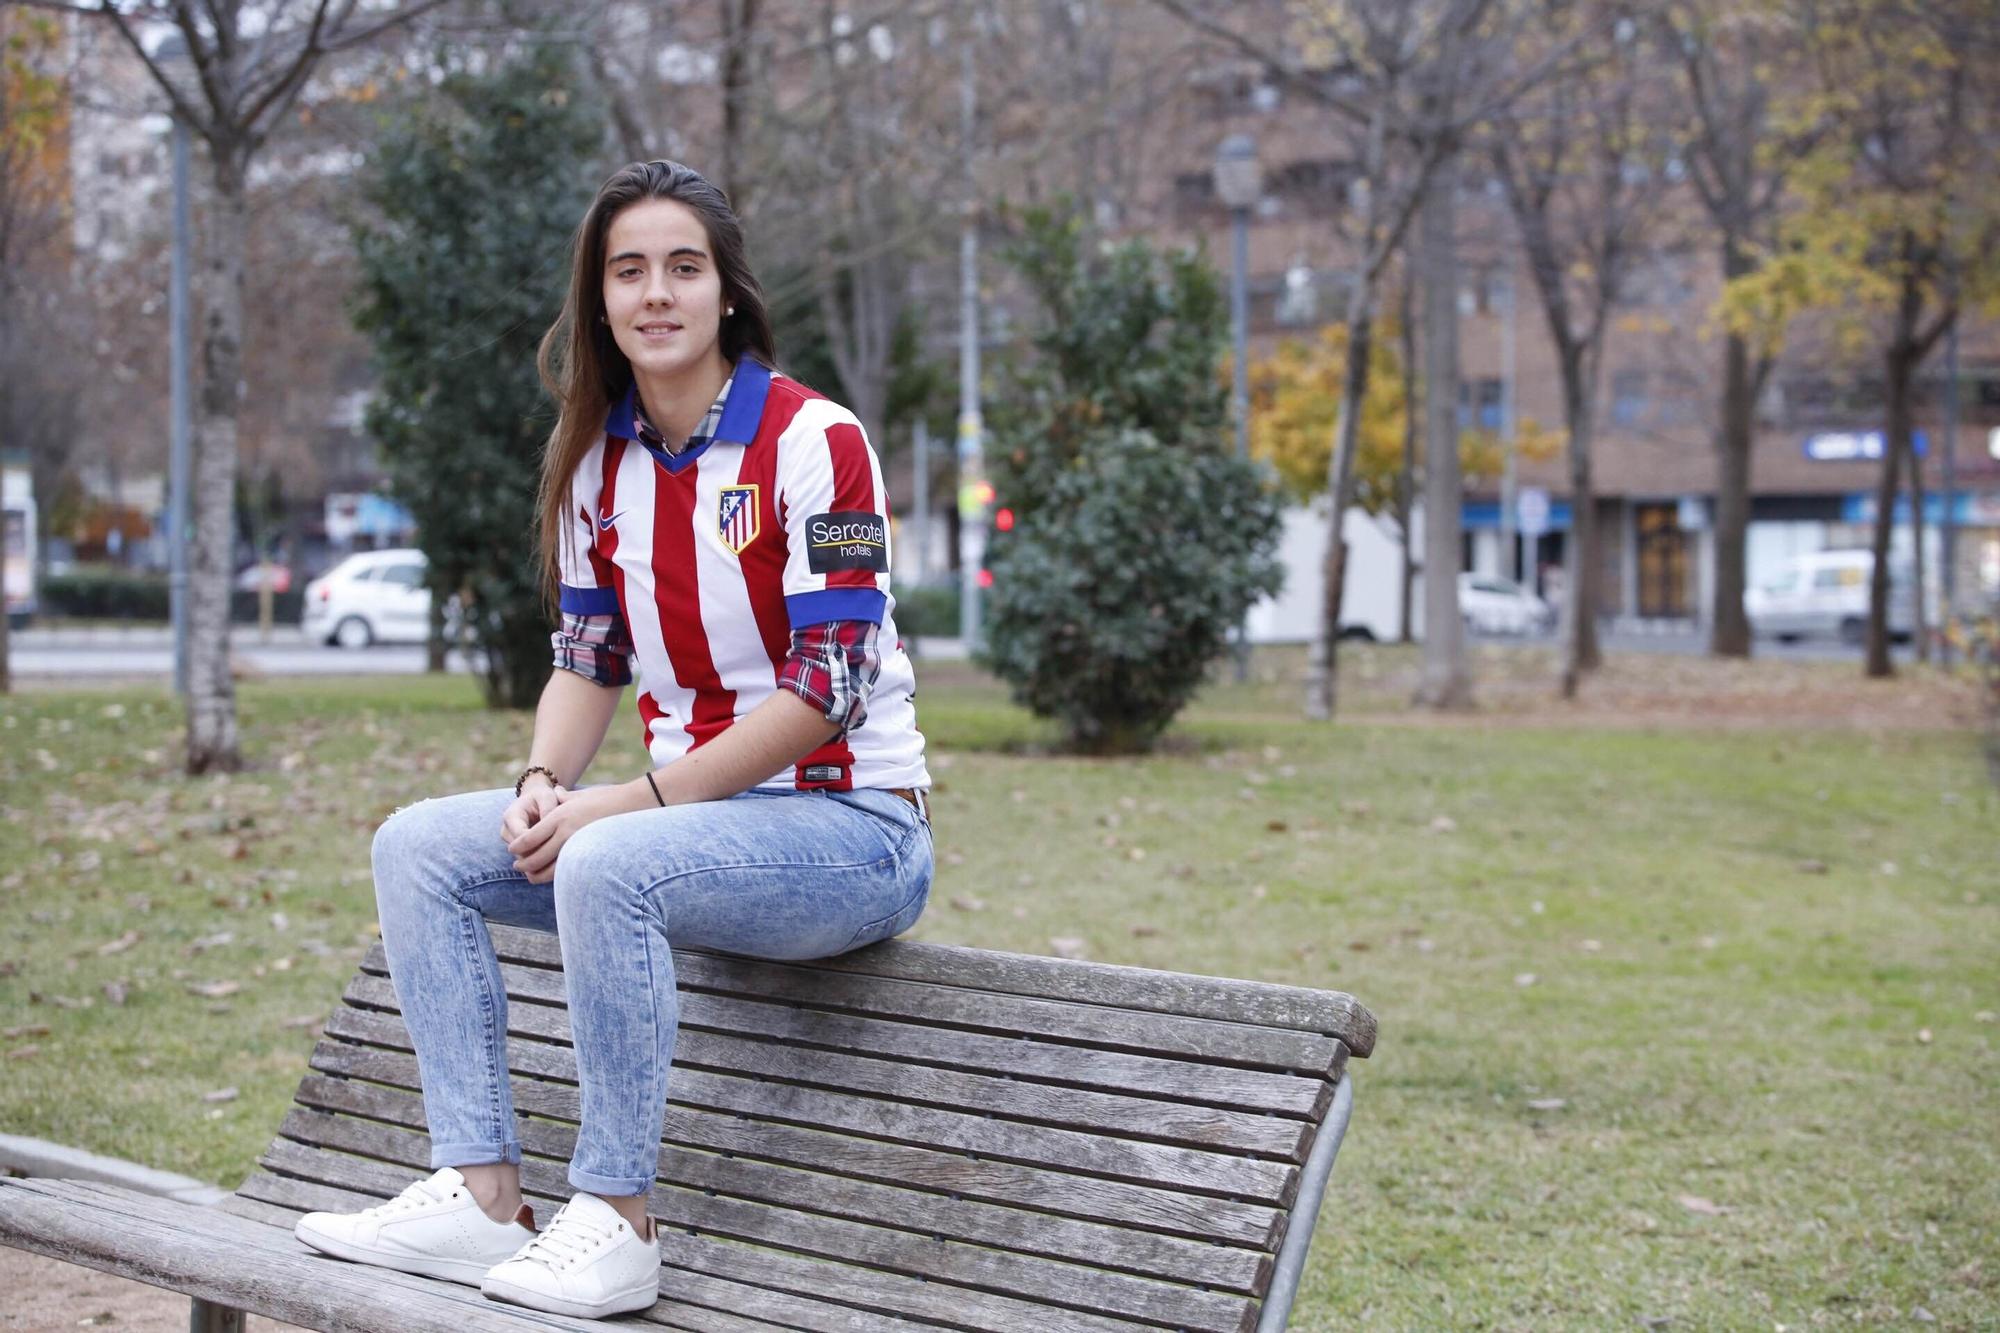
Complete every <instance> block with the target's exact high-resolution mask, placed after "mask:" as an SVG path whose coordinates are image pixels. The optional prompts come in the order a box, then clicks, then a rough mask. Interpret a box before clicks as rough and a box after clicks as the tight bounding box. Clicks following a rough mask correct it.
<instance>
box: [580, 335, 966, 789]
mask: <svg viewBox="0 0 2000 1333" xmlns="http://www.w3.org/2000/svg"><path fill="white" fill-rule="evenodd" d="M570 513H571V515H572V519H573V522H572V530H571V532H570V533H568V534H567V535H566V538H565V540H564V541H563V542H562V543H561V546H562V565H561V569H562V609H563V610H564V611H565V612H567V613H569V614H573V615H601V614H603V613H605V612H608V611H613V610H616V611H617V612H619V613H620V614H621V615H622V616H623V617H624V619H625V623H626V627H627V629H628V630H629V631H630V634H631V641H632V666H633V681H634V684H635V686H636V687H637V689H638V693H639V717H640V720H641V722H642V723H643V724H644V726H645V736H646V748H647V750H648V751H649V752H650V753H651V754H652V757H653V762H654V763H655V764H666V763H669V762H670V761H672V760H674V759H676V758H678V757H680V756H681V755H683V754H685V753H687V752H688V751H689V750H692V749H695V748H697V747H699V746H701V745H703V744H705V743H707V742H708V741H710V740H713V739H714V738H715V737H716V736H717V735H718V734H720V733H721V732H723V731H724V730H726V729H727V728H728V727H729V726H730V725H731V724H732V723H734V722H735V721H736V720H737V719H738V718H740V717H742V716H743V715H744V714H746V713H748V712H749V711H750V710H751V709H753V708H755V707H756V706H757V705H758V704H760V703H762V702H763V701H764V700H765V699H766V698H768V697H769V696H770V695H771V694H772V693H773V691H775V690H776V689H777V688H778V683H777V682H778V675H779V672H780V670H781V669H782V668H783V666H784V663H785V658H786V655H787V654H788V653H789V652H790V650H791V634H792V630H793V629H794V628H795V627H798V626H802V625H817V624H822V623H825V622H827V621H833V620H866V621H872V622H874V623H876V624H879V625H880V626H881V632H880V637H879V642H880V644H881V645H882V649H881V653H882V669H881V673H880V674H879V675H878V676H877V677H876V680H875V687H874V689H873V690H872V691H870V693H869V696H868V708H867V717H866V720H865V721H863V723H862V724H861V726H860V727H858V728H856V729H855V730H854V731H852V732H850V733H849V734H848V735H847V736H845V737H836V738H835V739H833V740H832V741H830V742H828V743H827V744H826V745H823V746H821V747H820V748H819V749H817V750H815V751H814V752H813V753H811V754H809V755H807V756H806V757H805V758H804V759H802V760H800V761H799V762H798V764H796V765H795V766H793V767H791V768H788V769H786V770H785V771H783V772H781V773H776V774H773V775H772V776H771V778H770V779H769V780H768V781H765V782H762V783H759V784H758V785H759V786H764V787H787V788H794V787H796V788H806V787H830V788H834V789H837V790H844V789H847V788H850V787H928V786H929V785H930V777H929V774H928V772H927V771H926V770H925V767H924V740H923V736H922V735H921V734H920V733H919V732H918V731H917V721H916V708H915V705H914V703H913V702H912V700H913V696H914V694H915V691H916V678H915V675H914V673H913V672H912V671H911V668H910V659H909V655H908V654H907V653H905V652H904V651H903V649H902V646H901V645H900V643H899V642H898V641H897V637H896V629H895V623H894V621H893V619H892V618H891V613H892V611H893V609H894V606H895V599H894V598H893V597H891V596H890V595H889V503H888V494H887V492H886V491H885V490H884V488H883V485H882V469H881V465H880V463H879V462H878V461H877V459H876V457H875V451H874V449H872V448H871V447H870V446H869V444H868V441H867V438H866V437H865V436H864V435H863V434H862V431H861V425H860V423H859V422H858V421H857V420H856V419H855V417H854V414H853V413H851V412H849V411H848V410H847V409H846V408H844V407H841V406H840V405H839V404H837V403H834V402H831V401H829V400H828V399H826V398H823V397H821V396H820V395H819V394H816V393H814V392H813V391H812V390H810V389H808V388H806V387H805V386H804V385H802V384H800V383H798V382H797V381H795V380H791V379H787V378H785V377H784V376H782V375H775V374H773V373H772V372H771V371H770V370H769V369H768V368H766V367H765V366H763V365H761V364H759V363H758V362H757V361H756V360H755V359H753V358H751V357H744V358H743V359H742V360H740V361H739V362H738V363H737V365H736V371H735V374H734V377H733V379H732V381H731V383H730V386H729V393H728V397H727V399H726V400H725V401H724V403H723V407H722V419H721V421H720V422H719V423H718V424H717V426H716V429H715V433H714V434H713V435H712V436H711V437H710V438H709V440H708V442H707V443H706V444H701V445H697V446H696V447H694V448H691V449H689V450H687V451H686V452H685V453H682V454H677V455H676V454H668V453H666V452H664V451H662V450H657V449H652V448H649V447H647V445H645V444H644V443H642V442H641V441H640V439H639V437H638V431H637V429H636V427H635V424H634V394H633V393H631V392H629V391H628V392H627V394H626V396H625V398H624V400H623V401H622V402H620V403H618V404H615V405H614V406H613V407H612V409H611V413H610V416H609V418H608V419H607V421H606V423H605V434H604V439H603V440H602V441H600V442H599V443H598V444H597V445H595V446H594V447H593V448H592V449H591V451H590V452H589V453H588V454H587V455H585V457H584V459H583V462H582V463H581V464H580V465H579V466H578V468H577V471H576V476H575V478H574V479H573V481H572V482H571V504H570Z"/></svg>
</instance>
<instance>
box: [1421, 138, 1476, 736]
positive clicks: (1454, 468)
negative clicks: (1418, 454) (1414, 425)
mask: <svg viewBox="0 0 2000 1333" xmlns="http://www.w3.org/2000/svg"><path fill="white" fill-rule="evenodd" d="M1457 195H1458V155H1457V154H1456V153H1453V154H1451V155H1450V156H1448V157H1446V158H1445V159H1444V161H1443V162H1442V163H1440V164H1439V167H1438V172H1437V175H1436V176H1434V177H1433V178H1432V179H1431V185H1430V189H1429V190H1428V191H1427V192H1426V193H1425V196H1424V204H1423V210H1422V215H1421V218H1420V220H1419V222H1418V224H1417V225H1418V258H1417V264H1418V273H1419V278H1420V281H1421V283H1422V287H1423V307H1424V338H1423V345H1424V569H1425V571H1426V577H1425V580H1424V661H1423V670H1422V672H1421V673H1420V674H1419V676H1418V678H1417V694H1416V698H1417V702H1418V703H1421V704H1425V705H1428V706H1429V707H1432V708H1446V709H1452V708H1469V707H1471V706H1472V664H1471V660H1470V658H1469V657H1468V656H1467V654H1466V642H1465V639H1466V635H1465V624H1464V622H1463V620H1462V619H1461V618H1460V616H1459V613H1458V598H1457V596H1455V595H1454V596H1451V597H1448V598H1447V597H1440V596H1438V595H1437V594H1438V591H1439V589H1440V586H1441V585H1442V584H1443V583H1444V582H1445V581H1446V580H1449V581H1450V583H1451V587H1452V592H1453V593H1454V594H1456V593H1457V591H1458V564H1459V552H1458V546H1459V524H1458V521H1457V520H1458V515H1459V512H1460V509H1461V506H1462V505H1463V503H1464V484H1463V483H1464V478H1463V477H1462V476H1461V475H1460V470H1459V461H1458V208H1457V202H1458V199H1457ZM1446 515H1449V516H1450V519H1451V521H1449V522H1445V521H1442V520H1443V519H1444V517H1445V516H1446ZM1436 570H1442V571H1444V572H1443V573H1442V574H1437V575H1432V574H1431V571H1436Z"/></svg>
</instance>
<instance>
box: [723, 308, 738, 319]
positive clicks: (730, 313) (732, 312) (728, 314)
mask: <svg viewBox="0 0 2000 1333" xmlns="http://www.w3.org/2000/svg"><path fill="white" fill-rule="evenodd" d="M722 313H723V316H724V317H725V318H726V317H728V316H730V315H733V314H735V313H736V307H735V306H731V307H729V309H727V310H725V311H723V312H722Z"/></svg>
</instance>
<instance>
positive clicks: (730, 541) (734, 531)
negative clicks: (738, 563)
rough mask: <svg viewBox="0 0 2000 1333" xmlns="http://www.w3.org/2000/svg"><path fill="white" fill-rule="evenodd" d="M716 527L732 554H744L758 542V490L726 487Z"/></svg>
mask: <svg viewBox="0 0 2000 1333" xmlns="http://www.w3.org/2000/svg"><path fill="white" fill-rule="evenodd" d="M716 527H717V530H718V531H720V532H721V534H722V544H723V545H724V546H727V547H728V548H729V552H730V554H731V555H741V554H743V548H744V547H746V546H748V545H749V544H750V543H751V542H753V541H756V540H757V488H756V487H755V486H724V487H723V488H722V503H721V505H720V507H719V510H718V513H717V515H716Z"/></svg>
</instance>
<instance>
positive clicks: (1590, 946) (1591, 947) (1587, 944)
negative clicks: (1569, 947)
mask: <svg viewBox="0 0 2000 1333" xmlns="http://www.w3.org/2000/svg"><path fill="white" fill-rule="evenodd" d="M1576 947H1577V948H1579V949H1581V950H1583V951H1584V952H1585V953H1601V952H1603V950H1604V945H1603V944H1602V943H1601V942H1599V941H1597V940H1585V941H1584V942H1583V943H1581V944H1579V945H1577V946H1576Z"/></svg>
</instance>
